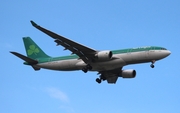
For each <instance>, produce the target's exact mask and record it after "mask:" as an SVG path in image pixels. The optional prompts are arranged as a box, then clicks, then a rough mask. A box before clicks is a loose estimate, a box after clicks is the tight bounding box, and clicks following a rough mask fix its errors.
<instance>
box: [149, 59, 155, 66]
mask: <svg viewBox="0 0 180 113" xmlns="http://www.w3.org/2000/svg"><path fill="white" fill-rule="evenodd" d="M155 62H156V61H155V60H153V61H152V64H151V65H150V66H151V68H154V67H155V66H154V63H155Z"/></svg>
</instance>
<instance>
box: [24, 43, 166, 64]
mask: <svg viewBox="0 0 180 113" xmlns="http://www.w3.org/2000/svg"><path fill="white" fill-rule="evenodd" d="M149 50H166V49H165V48H163V47H157V46H146V47H137V48H129V49H120V50H113V51H112V53H113V54H123V53H132V52H141V51H149ZM78 58H79V57H78V56H77V55H69V56H61V57H50V58H39V59H36V60H38V62H39V63H45V62H52V61H59V60H71V59H78ZM24 64H27V63H26V62H25V63H24Z"/></svg>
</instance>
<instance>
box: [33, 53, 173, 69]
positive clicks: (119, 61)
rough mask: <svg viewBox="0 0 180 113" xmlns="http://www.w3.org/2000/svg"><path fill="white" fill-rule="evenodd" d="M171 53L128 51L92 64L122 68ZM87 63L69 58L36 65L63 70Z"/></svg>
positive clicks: (80, 67)
mask: <svg viewBox="0 0 180 113" xmlns="http://www.w3.org/2000/svg"><path fill="white" fill-rule="evenodd" d="M169 54H170V51H168V50H149V51H139V52H128V53H121V54H114V55H113V57H112V58H111V59H110V60H107V61H99V62H93V63H91V64H90V65H91V66H92V67H93V68H92V71H104V70H112V69H117V68H121V67H123V66H125V65H129V64H138V63H147V62H152V61H157V60H160V59H162V58H165V57H167V56H168V55H169ZM86 65H87V64H86V63H84V61H82V60H81V59H69V60H59V61H50V62H46V63H40V64H37V65H35V66H36V67H39V68H45V69H51V70H61V71H73V70H81V69H82V68H83V67H85V66H86Z"/></svg>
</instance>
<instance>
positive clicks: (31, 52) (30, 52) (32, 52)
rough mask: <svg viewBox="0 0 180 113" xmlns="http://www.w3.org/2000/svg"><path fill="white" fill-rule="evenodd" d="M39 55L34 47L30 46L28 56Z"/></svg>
mask: <svg viewBox="0 0 180 113" xmlns="http://www.w3.org/2000/svg"><path fill="white" fill-rule="evenodd" d="M38 53H39V49H38V48H36V47H35V45H30V46H29V50H28V55H32V54H35V55H37V54H38Z"/></svg>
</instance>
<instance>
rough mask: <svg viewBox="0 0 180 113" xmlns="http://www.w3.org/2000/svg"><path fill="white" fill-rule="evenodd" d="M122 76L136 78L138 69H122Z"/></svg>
mask: <svg viewBox="0 0 180 113" xmlns="http://www.w3.org/2000/svg"><path fill="white" fill-rule="evenodd" d="M121 76H122V77H123V78H134V77H135V76H136V70H132V69H131V70H130V69H129V70H122V72H121Z"/></svg>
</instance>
